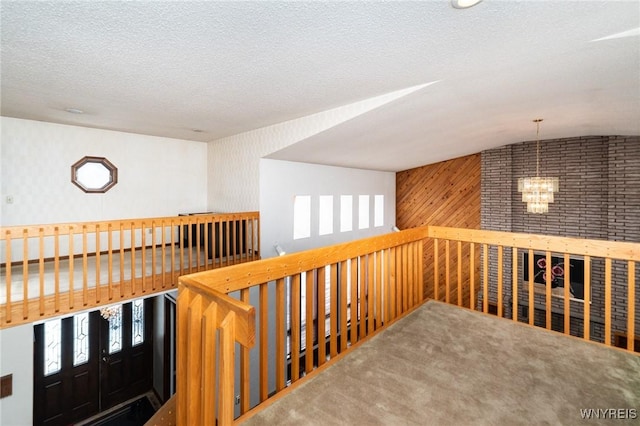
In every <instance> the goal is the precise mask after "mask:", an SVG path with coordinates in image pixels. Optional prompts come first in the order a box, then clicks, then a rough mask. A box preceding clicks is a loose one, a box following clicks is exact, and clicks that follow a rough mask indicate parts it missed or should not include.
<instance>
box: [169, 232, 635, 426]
mask: <svg viewBox="0 0 640 426" xmlns="http://www.w3.org/2000/svg"><path fill="white" fill-rule="evenodd" d="M507 253H509V254H510V255H508V254H507ZM524 253H526V254H527V256H528V260H527V263H528V271H531V273H529V275H528V280H527V281H526V282H525V281H524V280H523V268H522V267H523V265H522V262H521V260H520V256H521V255H523V254H524ZM536 255H537V256H538V260H539V259H540V258H542V259H544V260H545V261H544V262H540V264H541V265H542V264H544V266H539V265H538V268H542V269H543V271H544V272H546V273H547V276H549V277H551V276H552V274H553V273H554V271H553V267H554V265H553V260H554V259H561V260H562V261H564V262H565V263H566V264H567V265H568V264H570V261H571V259H572V258H574V259H577V258H579V260H581V262H582V263H580V265H582V279H581V284H582V287H583V292H582V294H581V296H582V299H580V298H578V297H577V296H578V295H577V294H574V293H572V291H573V290H572V288H571V287H570V285H566V286H564V287H563V289H562V293H563V294H559V293H558V291H557V290H556V289H554V287H553V281H552V280H551V279H549V280H547V283H546V284H544V285H542V286H540V284H536V276H535V272H536V271H535V270H534V268H535V266H536V264H534V259H535V256H536ZM425 257H426V258H428V259H430V260H429V262H424V260H423V259H424V258H425ZM507 259H509V261H507ZM638 261H640V244H638V243H624V242H609V241H595V240H582V239H575V238H560V237H549V236H541V235H528V234H515V233H504V232H492V231H480V230H466V229H452V228H440V227H423V228H416V229H410V230H406V231H402V232H398V233H391V234H387V235H383V236H379V237H373V238H368V239H364V240H359V241H354V242H350V243H345V244H339V245H336V246H330V247H324V248H320V249H315V250H310V251H306V252H301V253H295V254H290V255H286V256H282V257H276V258H271V259H265V260H261V261H259V262H253V263H251V264H244V265H236V266H232V267H230V268H225V269H218V270H212V271H207V272H200V273H195V274H191V275H188V276H185V277H181V278H180V288H179V299H178V310H179V318H178V371H177V384H178V387H177V400H176V402H177V407H176V412H177V424H179V425H187V424H215V422H216V421H217V422H218V424H230V423H232V422H233V421H234V418H235V419H236V420H242V418H243V417H242V415H250V412H249V411H250V410H251V409H252V408H253V407H254V406H256V405H258V404H260V403H262V402H264V401H265V400H267V399H268V398H270V397H271V396H273V395H274V394H275V393H278V392H281V391H282V390H284V389H285V388H286V387H287V386H289V385H290V384H292V383H294V382H296V381H298V380H300V379H301V378H303V377H304V376H307V375H311V374H316V372H319V370H321V369H322V367H323V366H324V365H327V364H329V363H331V362H333V361H335V360H336V359H339V358H340V356H341V354H343V353H345V352H347V351H349V349H350V348H352V347H354V346H355V345H357V344H358V342H361V341H362V340H363V339H367V338H368V337H370V336H372V335H373V334H374V333H375V332H376V331H377V330H379V329H380V328H382V327H385V326H387V325H388V324H390V323H391V322H393V321H394V320H395V319H397V318H398V317H399V316H402V315H403V314H405V313H406V312H408V311H410V310H411V309H412V308H413V307H415V306H416V305H418V304H420V303H421V302H422V301H423V299H424V295H425V294H433V295H434V297H435V298H436V299H439V300H442V301H446V302H449V303H453V304H456V305H459V306H470V307H471V308H473V309H476V308H477V309H479V310H482V311H483V312H485V313H490V312H491V307H492V306H495V314H497V315H498V316H502V317H507V318H511V319H512V320H513V321H526V322H527V323H529V324H533V325H536V320H535V318H534V317H535V316H536V313H537V312H538V311H541V312H542V313H543V315H542V320H543V322H544V324H542V325H543V326H544V327H546V328H548V329H554V327H552V321H553V318H554V315H561V316H563V317H564V318H565V319H563V322H562V324H563V325H564V329H563V330H562V332H564V333H565V334H577V333H578V332H580V333H579V334H581V337H582V338H584V339H586V340H595V341H598V340H601V341H602V343H603V344H605V345H612V344H614V343H615V339H614V335H615V334H616V333H621V334H625V335H627V336H629V337H631V336H634V334H635V330H637V329H638V318H637V315H636V308H637V307H636V304H637V299H636V291H637V286H638V278H637V275H638V272H637V268H636V263H637V262H638ZM423 265H424V267H423ZM556 266H557V265H556ZM565 269H566V268H565ZM600 269H601V270H600ZM538 272H539V271H538ZM555 272H556V273H559V270H556V271H555ZM568 274H569V277H566V276H565V279H567V283H571V275H572V274H573V275H574V278H577V277H578V276H579V274H578V272H577V271H568ZM614 288H615V289H616V294H615V297H614V295H613V289H614ZM596 294H598V295H599V294H602V301H596V300H595V298H594V297H593V296H594V295H596ZM463 295H466V296H465V298H463ZM560 296H563V297H560ZM523 307H526V309H525V310H524V312H525V313H527V314H528V316H527V318H526V319H523V318H521V315H520V314H521V313H523V309H522V308H523ZM567 317H568V318H569V319H568V320H566V318H567ZM573 317H578V318H579V319H580V320H581V321H583V323H584V326H583V327H582V329H581V330H580V329H579V328H578V327H576V326H575V325H574V324H573V323H572V318H573ZM600 321H601V322H602V327H601V328H602V333H601V335H600V331H598V335H597V336H596V335H595V333H592V332H591V330H593V328H594V326H593V323H594V322H600ZM538 325H539V324H538ZM254 338H255V342H256V343H257V347H256V348H253V349H252V345H253V343H254ZM633 341H634V339H633V338H629V339H627V343H626V344H625V349H621V350H629V351H633V350H634V343H633ZM232 342H237V343H238V345H235V344H233V343H232ZM216 345H219V346H220V347H219V348H218V349H216ZM236 349H237V350H238V351H239V357H238V359H239V364H238V365H236V364H235V361H236V355H235V351H236ZM636 349H637V348H636ZM214 390H215V391H214ZM216 401H217V402H218V405H217V406H216V404H215V403H216ZM216 407H217V408H216ZM257 409H259V408H257ZM248 412H249V413H248ZM245 413H247V414H245Z"/></svg>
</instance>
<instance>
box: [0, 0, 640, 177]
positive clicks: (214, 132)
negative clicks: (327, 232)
mask: <svg viewBox="0 0 640 426" xmlns="http://www.w3.org/2000/svg"><path fill="white" fill-rule="evenodd" d="M1 24H2V27H1V36H2V39H1V46H2V57H1V62H2V64H1V65H2V69H1V70H2V74H1V78H2V88H1V89H2V93H1V95H2V99H1V101H2V104H1V107H2V109H1V113H2V115H4V116H9V117H18V118H26V119H32V120H41V121H50V122H55V123H66V124H74V125H80V126H88V127H96V128H103V129H113V130H121V131H127V132H133V133H142V134H149V135H158V136H166V137H172V138H180V139H188V140H197V141H212V140H216V139H219V138H222V137H226V136H230V135H234V134H237V133H241V132H245V131H248V130H252V129H256V128H259V127H263V126H267V125H271V124H275V123H279V122H283V121H287V120H291V119H294V118H299V117H303V116H306V115H309V114H313V113H317V112H320V111H324V110H328V109H331V108H336V107H339V106H342V105H346V104H350V103H353V102H357V101H362V100H365V99H368V98H372V97H376V96H380V95H383V94H385V93H389V92H393V91H397V90H401V89H406V88H408V87H412V86H417V85H421V84H425V83H429V82H434V81H439V82H438V83H435V84H431V85H428V86H426V87H424V88H421V89H419V90H415V91H413V92H412V93H409V94H407V95H405V96H403V97H401V98H399V99H397V100H395V101H392V102H389V103H387V104H385V105H383V106H381V107H378V108H376V109H374V110H372V111H370V112H368V113H365V114H362V115H360V116H358V117H356V118H353V119H351V120H348V121H347V122H345V123H343V124H340V125H338V126H335V127H333V128H331V129H328V130H326V131H324V132H321V133H319V134H317V135H315V136H312V137H310V138H308V139H306V140H304V141H302V142H300V143H298V144H295V145H293V146H291V147H289V148H285V149H284V150H282V151H280V152H278V153H275V154H274V155H272V156H271V157H272V158H280V159H287V160H293V161H305V162H313V163H321V164H333V165H343V166H351V167H358V168H370V169H378V170H392V171H398V170H405V169H408V168H412V167H416V166H419V165H423V164H429V163H433V162H436V161H441V160H445V159H449V158H454V157H457V156H461V155H466V154H470V153H475V152H479V151H481V150H483V149H488V148H492V147H497V146H501V145H505V144H510V143H515V142H519V141H523V140H532V139H535V125H534V124H533V123H532V121H531V120H533V119H534V118H537V117H542V118H544V122H543V123H542V126H541V138H543V139H549V138H556V137H569V136H579V135H595V134H623V135H629V134H633V135H638V134H640V118H639V117H640V2H639V1H638V0H634V1H620V2H614V1H590V2H587V1H576V2H571V1H491V0H485V1H483V2H482V3H480V4H479V5H478V6H476V7H473V8H471V9H466V10H458V9H454V8H452V7H451V6H450V4H449V2H448V1H446V0H440V1H422V2H332V3H329V2H304V3H303V2H276V1H270V2H213V1H204V2H194V1H180V2H169V1H158V2H138V1H130V2H119V1H114V2H97V1H93V2H91V1H87V2H62V1H46V2H35V1H34V2H31V1H20V2H10V1H4V0H3V1H2V3H1ZM624 32H626V33H624ZM619 33H624V34H622V35H623V36H624V37H622V36H621V37H617V38H611V39H606V40H601V41H593V40H595V39H599V38H603V37H607V36H611V35H614V34H619ZM409 92H410V91H409ZM67 108H78V109H81V110H83V111H84V112H85V113H84V114H81V115H79V114H71V113H69V112H66V111H65V109H67ZM194 130H200V132H195V131H194Z"/></svg>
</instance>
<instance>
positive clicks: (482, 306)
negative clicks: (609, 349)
mask: <svg viewBox="0 0 640 426" xmlns="http://www.w3.org/2000/svg"><path fill="white" fill-rule="evenodd" d="M429 237H430V238H431V239H433V245H434V262H433V271H432V273H433V278H432V280H433V285H434V294H435V295H436V296H435V298H436V299H439V300H443V301H446V302H447V303H452V304H456V305H458V306H472V307H473V308H474V309H479V310H481V311H483V312H485V313H492V314H494V315H497V316H499V317H506V318H511V319H512V320H513V321H519V322H526V323H528V324H530V325H536V326H541V327H545V328H547V329H549V330H554V331H559V332H562V333H564V334H567V335H573V336H577V337H581V338H583V339H585V340H590V341H594V342H599V343H603V344H605V345H607V346H611V345H616V346H622V347H624V348H626V349H627V350H629V351H634V349H635V350H636V351H640V347H637V346H635V345H634V341H635V340H636V339H637V336H636V333H637V330H640V315H638V313H637V306H638V299H637V297H636V294H637V287H638V285H639V284H638V283H639V282H640V279H639V275H640V273H639V272H638V268H637V267H636V263H637V262H639V261H640V244H639V243H631V242H616V241H602V240H587V239H579V238H565V237H554V236H546V235H531V234H518V233H508V232H497V231H483V230H471V229H455V228H443V227H436V226H430V227H429ZM463 250H464V252H466V253H471V254H470V255H469V256H466V257H465V256H460V255H459V253H461V252H463ZM475 253H479V254H480V258H481V264H480V265H477V264H476V263H475V262H476V259H477V256H475ZM442 257H444V258H445V262H444V265H445V266H444V268H445V269H446V270H445V271H442V270H441V269H440V268H441V266H440V265H441V264H442V262H441V261H440V260H441V259H442ZM525 258H526V262H525ZM536 259H537V260H536ZM478 266H480V267H479V268H478ZM556 268H559V269H556ZM525 270H526V271H527V273H525V272H524V271H525ZM478 271H479V273H478ZM536 271H537V273H536ZM427 273H429V272H427ZM525 275H526V276H525ZM546 277H550V278H551V279H546ZM463 287H468V288H469V289H470V290H469V294H470V295H471V300H469V301H466V300H462V299H461V298H460V297H459V296H458V297H455V298H454V297H450V296H451V294H452V293H457V295H460V294H462V293H463V292H462V291H460V290H461V289H462V288H463ZM476 298H477V299H476ZM491 308H492V309H491ZM633 336H636V337H635V338H630V337H633ZM634 346H635V347H634Z"/></svg>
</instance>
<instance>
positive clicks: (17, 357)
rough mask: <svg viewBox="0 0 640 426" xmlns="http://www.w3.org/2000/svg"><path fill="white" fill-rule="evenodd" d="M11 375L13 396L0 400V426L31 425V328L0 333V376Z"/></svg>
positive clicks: (7, 330)
mask: <svg viewBox="0 0 640 426" xmlns="http://www.w3.org/2000/svg"><path fill="white" fill-rule="evenodd" d="M7 374H13V395H11V396H9V397H6V398H2V399H0V424H1V425H3V426H26V425H31V424H33V325H32V324H26V325H20V326H16V327H11V328H7V329H4V330H0V376H5V375H7Z"/></svg>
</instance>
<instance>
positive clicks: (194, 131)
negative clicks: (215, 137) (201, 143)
mask: <svg viewBox="0 0 640 426" xmlns="http://www.w3.org/2000/svg"><path fill="white" fill-rule="evenodd" d="M191 131H192V132H193V133H204V130H202V129H191Z"/></svg>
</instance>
